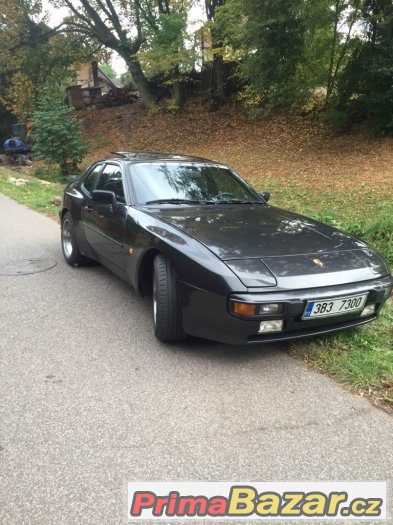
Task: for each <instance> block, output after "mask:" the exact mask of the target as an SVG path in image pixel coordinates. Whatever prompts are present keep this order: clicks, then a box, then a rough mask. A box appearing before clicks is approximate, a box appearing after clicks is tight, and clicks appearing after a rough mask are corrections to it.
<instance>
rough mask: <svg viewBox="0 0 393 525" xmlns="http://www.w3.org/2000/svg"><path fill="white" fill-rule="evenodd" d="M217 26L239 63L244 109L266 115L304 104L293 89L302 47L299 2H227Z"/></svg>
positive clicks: (297, 89) (299, 91) (298, 89)
mask: <svg viewBox="0 0 393 525" xmlns="http://www.w3.org/2000/svg"><path fill="white" fill-rule="evenodd" d="M218 24H219V27H220V29H221V32H222V34H223V43H224V45H226V46H229V47H232V48H233V53H232V56H233V57H234V58H237V60H238V61H239V73H240V76H241V79H242V80H243V81H244V82H245V84H246V88H245V89H244V91H243V93H242V98H243V100H244V101H245V103H246V104H247V105H250V106H257V105H260V106H264V108H265V109H266V110H268V111H269V110H270V109H271V108H273V107H275V106H281V105H282V106H290V105H292V104H294V103H296V102H298V101H299V100H303V99H304V97H305V93H304V92H303V90H302V87H301V86H299V85H297V83H296V80H297V71H298V66H299V64H300V63H301V62H302V60H303V51H304V41H305V37H304V34H305V24H304V10H303V0H247V1H246V0H227V1H226V3H225V5H224V6H222V7H220V8H219V10H218Z"/></svg>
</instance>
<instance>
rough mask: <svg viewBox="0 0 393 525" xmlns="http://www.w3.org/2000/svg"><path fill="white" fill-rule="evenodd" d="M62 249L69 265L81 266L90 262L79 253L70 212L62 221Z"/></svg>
mask: <svg viewBox="0 0 393 525" xmlns="http://www.w3.org/2000/svg"><path fill="white" fill-rule="evenodd" d="M61 247H62V249H63V255H64V259H65V260H66V261H67V263H68V264H69V265H71V266H81V265H82V264H86V263H87V262H88V259H87V258H86V257H84V256H83V255H82V254H81V252H80V251H79V248H78V241H77V239H76V235H75V230H74V222H73V220H72V215H71V213H70V212H69V211H67V213H65V214H64V217H63V219H62V221H61Z"/></svg>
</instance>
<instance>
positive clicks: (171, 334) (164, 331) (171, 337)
mask: <svg viewBox="0 0 393 525" xmlns="http://www.w3.org/2000/svg"><path fill="white" fill-rule="evenodd" d="M153 322H154V333H155V335H156V337H157V339H159V340H160V341H164V342H169V341H182V340H183V339H185V337H186V334H185V333H184V332H183V326H182V318H181V308H180V304H179V290H178V281H177V278H176V274H175V271H174V269H173V266H172V264H171V263H170V262H169V261H168V259H167V258H166V257H164V256H163V255H157V256H156V258H155V259H154V276H153Z"/></svg>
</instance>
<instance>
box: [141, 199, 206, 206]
mask: <svg viewBox="0 0 393 525" xmlns="http://www.w3.org/2000/svg"><path fill="white" fill-rule="evenodd" d="M149 204H203V201H197V200H191V199H157V200H155V201H147V202H145V205H149Z"/></svg>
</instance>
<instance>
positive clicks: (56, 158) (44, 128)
mask: <svg viewBox="0 0 393 525" xmlns="http://www.w3.org/2000/svg"><path fill="white" fill-rule="evenodd" d="M34 126H35V132H34V134H33V140H34V145H33V152H34V153H35V155H36V156H37V158H38V159H42V160H44V161H46V162H48V163H50V164H59V166H60V170H61V173H62V174H63V175H71V174H72V173H73V172H75V171H76V170H77V164H78V162H81V160H82V159H83V157H84V156H85V154H86V151H87V148H86V145H85V144H84V142H83V140H82V121H81V120H80V119H78V118H77V117H76V116H75V111H74V109H72V108H69V107H67V106H65V105H64V104H63V102H62V100H61V98H60V97H59V95H58V94H53V93H51V92H47V93H45V95H44V96H43V97H42V99H41V102H40V107H39V110H38V111H36V112H35V113H34Z"/></svg>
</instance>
